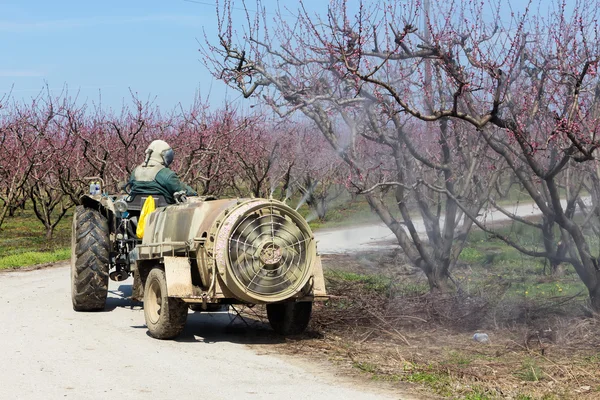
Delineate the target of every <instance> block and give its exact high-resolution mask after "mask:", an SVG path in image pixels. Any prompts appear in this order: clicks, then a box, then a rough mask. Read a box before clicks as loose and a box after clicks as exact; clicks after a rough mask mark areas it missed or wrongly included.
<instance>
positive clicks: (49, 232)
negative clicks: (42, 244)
mask: <svg viewBox="0 0 600 400" xmlns="http://www.w3.org/2000/svg"><path fill="white" fill-rule="evenodd" d="M53 235H54V227H53V226H50V227H48V226H47V227H46V240H52V236H53Z"/></svg>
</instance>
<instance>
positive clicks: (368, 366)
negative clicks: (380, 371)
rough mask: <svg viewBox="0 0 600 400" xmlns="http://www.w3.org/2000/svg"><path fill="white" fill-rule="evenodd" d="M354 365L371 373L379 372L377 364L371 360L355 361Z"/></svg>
mask: <svg viewBox="0 0 600 400" xmlns="http://www.w3.org/2000/svg"><path fill="white" fill-rule="evenodd" d="M352 366H353V367H354V368H358V369H360V370H361V371H363V372H368V373H370V374H374V373H376V372H377V366H376V365H375V364H372V363H369V362H355V363H353V364H352Z"/></svg>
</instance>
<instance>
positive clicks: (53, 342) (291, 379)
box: [0, 263, 406, 400]
mask: <svg viewBox="0 0 600 400" xmlns="http://www.w3.org/2000/svg"><path fill="white" fill-rule="evenodd" d="M64 264H65V266H61V267H54V268H48V269H43V270H39V271H29V272H5V273H0V321H1V323H0V399H64V398H71V399H110V398H111V397H113V398H121V399H167V398H169V399H178V400H185V399H200V398H203V399H211V400H213V399H215V400H216V399H229V400H230V399H271V400H272V399H285V400H296V399H311V400H317V399H361V400H362V399H399V398H406V397H404V396H401V395H400V394H394V393H391V392H384V391H383V390H380V389H378V388H377V387H358V386H357V383H355V382H353V381H351V380H349V379H347V378H341V377H336V376H334V375H333V373H331V372H328V371H327V370H326V366H323V365H314V364H312V363H306V362H301V361H298V360H296V359H294V358H289V357H288V358H285V357H284V356H275V355H267V354H264V353H265V350H267V349H268V345H267V346H257V345H253V346H247V345H246V344H256V343H261V341H262V342H263V343H268V342H269V341H273V340H277V339H276V338H274V335H273V334H271V333H270V332H267V331H261V330H252V329H250V330H248V329H243V326H240V325H235V324H239V322H236V323H235V324H234V325H233V328H232V325H230V320H231V317H230V316H229V314H226V313H219V314H213V315H212V316H211V315H204V314H190V318H189V320H188V324H187V326H186V330H185V331H184V334H183V335H182V337H181V339H180V340H178V341H159V340H155V339H152V338H150V337H149V336H148V335H147V333H146V332H147V330H146V327H145V325H144V315H143V311H142V309H141V308H140V307H139V306H133V304H132V303H131V302H130V301H129V300H126V299H124V298H123V297H122V296H123V294H127V291H129V290H130V282H127V281H126V282H121V283H115V282H111V287H110V294H109V299H108V306H107V310H109V311H107V312H101V313H75V312H74V311H73V310H72V308H71V298H70V281H69V269H68V267H67V266H66V263H64ZM123 291H125V293H123ZM236 326H237V328H236ZM261 349H262V350H261ZM324 365H326V364H324Z"/></svg>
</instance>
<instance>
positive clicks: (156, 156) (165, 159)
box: [145, 140, 175, 167]
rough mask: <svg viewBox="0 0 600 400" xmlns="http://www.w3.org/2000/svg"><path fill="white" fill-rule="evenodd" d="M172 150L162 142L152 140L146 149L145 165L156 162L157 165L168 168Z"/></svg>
mask: <svg viewBox="0 0 600 400" xmlns="http://www.w3.org/2000/svg"><path fill="white" fill-rule="evenodd" d="M174 156H175V153H173V149H172V148H171V146H169V144H168V143H167V142H165V141H164V140H154V141H152V143H150V146H148V148H147V149H146V160H145V162H146V165H148V163H149V162H150V161H154V162H157V163H159V164H162V165H164V166H165V167H168V166H169V165H171V163H172V162H173V157H174Z"/></svg>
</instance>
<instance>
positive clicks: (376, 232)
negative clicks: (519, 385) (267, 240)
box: [315, 196, 592, 254]
mask: <svg viewBox="0 0 600 400" xmlns="http://www.w3.org/2000/svg"><path fill="white" fill-rule="evenodd" d="M582 200H583V201H584V203H586V204H588V205H590V204H591V201H592V199H591V197H589V196H585V197H583V198H582ZM561 204H562V207H563V209H564V208H565V207H566V205H567V202H566V200H562V201H561ZM504 207H505V210H506V211H507V212H509V213H511V214H514V215H516V216H518V217H521V218H532V217H537V216H540V215H541V213H542V212H541V211H540V209H539V208H538V207H537V206H536V205H535V204H534V203H518V202H517V203H515V204H512V205H505V206H504ZM477 219H478V220H479V222H481V223H483V224H484V225H487V226H493V225H494V224H496V223H499V222H506V221H510V218H509V217H508V216H506V215H505V214H503V213H502V212H500V211H499V210H497V209H495V208H490V209H488V210H484V211H482V212H481V213H480V214H479V218H477ZM440 220H441V221H442V222H441V223H442V224H443V221H444V217H443V216H442V217H441V218H440ZM413 224H414V226H415V229H416V231H417V233H418V234H419V236H420V237H421V239H423V240H427V233H426V231H425V223H424V222H423V220H422V219H421V218H418V217H415V218H414V219H413ZM405 229H406V227H405ZM474 229H476V228H474ZM407 232H408V230H407ZM315 237H316V238H317V248H318V249H319V252H320V253H321V254H343V253H353V252H360V251H376V250H381V249H389V248H393V247H398V242H397V241H396V237H395V236H394V234H393V233H392V231H390V229H389V228H388V227H387V226H386V225H385V224H384V223H382V222H381V223H376V224H368V225H361V226H356V227H345V228H333V229H323V230H319V231H316V232H315Z"/></svg>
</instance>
